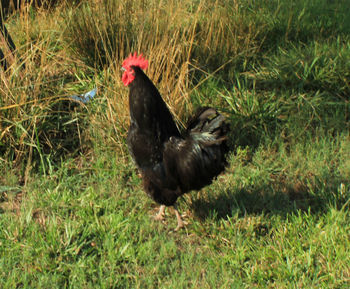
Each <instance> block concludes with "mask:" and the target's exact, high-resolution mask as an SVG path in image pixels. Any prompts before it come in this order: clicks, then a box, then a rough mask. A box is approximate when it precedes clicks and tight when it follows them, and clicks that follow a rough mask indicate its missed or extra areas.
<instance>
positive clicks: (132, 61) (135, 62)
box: [122, 52, 148, 70]
mask: <svg viewBox="0 0 350 289" xmlns="http://www.w3.org/2000/svg"><path fill="white" fill-rule="evenodd" d="M122 66H123V67H124V68H125V69H128V68H129V67H130V66H138V67H140V68H141V69H142V70H146V69H147V67H148V60H147V59H145V58H144V57H143V55H142V53H141V54H140V55H139V56H137V53H136V52H135V53H134V54H131V53H130V55H129V57H128V58H126V59H125V60H124V61H123V65H122Z"/></svg>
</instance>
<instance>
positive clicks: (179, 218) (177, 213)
mask: <svg viewBox="0 0 350 289" xmlns="http://www.w3.org/2000/svg"><path fill="white" fill-rule="evenodd" d="M174 212H175V215H176V219H177V227H176V228H175V231H178V230H180V229H181V228H182V227H184V226H185V223H184V221H182V219H181V216H180V213H179V211H178V210H177V206H176V205H174Z"/></svg>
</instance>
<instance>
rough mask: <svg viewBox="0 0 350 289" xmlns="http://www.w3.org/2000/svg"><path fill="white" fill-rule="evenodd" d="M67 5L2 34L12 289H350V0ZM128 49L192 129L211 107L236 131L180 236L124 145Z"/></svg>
mask: <svg viewBox="0 0 350 289" xmlns="http://www.w3.org/2000/svg"><path fill="white" fill-rule="evenodd" d="M62 2H64V3H61V4H58V7H57V9H55V8H51V9H50V10H46V9H37V10H35V9H33V8H28V9H27V10H22V12H20V13H19V12H18V13H16V14H13V15H11V16H9V18H8V19H7V20H6V24H7V28H8V29H9V31H10V33H11V35H12V37H13V38H14V40H15V42H16V45H17V47H18V53H19V54H20V55H21V59H22V60H19V61H18V62H17V63H15V64H13V66H12V67H11V68H10V70H9V71H7V72H6V73H2V72H1V73H0V81H1V86H0V96H1V97H0V287H1V288H348V287H349V284H350V269H349V268H350V257H349V256H350V246H349V244H350V233H349V232H350V225H349V224H350V222H349V221H350V214H349V207H350V181H349V180H350V161H349V160H350V135H349V129H350V126H349V109H350V104H349V93H350V74H349V71H350V67H349V57H350V45H349V43H350V35H349V33H350V26H349V21H347V18H348V15H347V13H348V11H349V8H350V7H349V3H348V1H327V0H313V1H294V2H293V3H291V2H288V1H282V0H279V1H277V0H276V1H187V0H183V1H171V0H167V1H153V0H149V1H143V2H139V1H115V0H108V1H102V3H100V2H99V1H92V0H91V1H81V2H80V3H78V4H77V5H75V6H72V5H71V4H70V2H71V1H62ZM78 2H79V1H78ZM125 11H128V13H125ZM77 36H78V37H77ZM133 51H138V52H143V53H144V54H145V55H146V57H147V58H148V59H149V60H150V68H149V70H148V71H147V74H148V75H149V76H150V77H151V78H152V79H153V80H154V82H155V83H156V85H157V87H159V89H160V91H161V93H162V95H163V96H164V99H165V100H166V102H167V103H168V104H169V107H170V109H171V111H172V112H173V113H174V115H175V116H176V119H177V120H178V121H179V125H180V126H181V124H182V123H184V122H185V121H186V119H187V118H188V117H189V115H190V113H191V112H192V111H193V110H194V109H195V108H196V107H197V106H199V105H213V106H216V107H219V108H220V109H221V110H222V111H223V112H224V113H225V114H226V115H227V118H228V120H229V122H230V125H231V133H230V136H229V137H230V146H231V148H232V151H231V153H230V155H229V157H228V158H229V165H228V167H227V170H226V172H225V173H224V174H222V175H221V176H219V178H218V179H217V180H216V181H215V182H214V183H213V184H212V185H211V186H208V187H206V188H204V189H203V190H202V191H200V192H192V193H191V194H188V195H186V196H184V197H182V198H181V199H180V200H179V201H178V205H179V209H180V211H181V212H183V213H185V215H186V216H185V220H186V221H187V222H188V225H187V226H186V228H185V229H183V230H181V231H180V232H174V231H173V229H174V228H175V226H176V219H175V216H174V215H173V213H172V210H171V209H169V210H167V213H166V221H165V223H164V224H163V223H158V222H155V221H154V220H153V219H152V216H153V215H154V214H155V213H156V211H157V205H156V204H155V203H153V202H152V201H151V200H150V199H149V198H148V197H147V195H146V194H145V193H144V192H143V191H142V184H141V180H140V179H139V176H138V175H137V173H136V170H135V168H134V166H133V164H132V162H131V160H130V157H129V154H128V151H127V148H126V144H125V138H126V131H127V128H128V117H129V115H128V110H127V109H126V108H127V105H128V97H127V94H128V90H127V88H125V87H123V86H122V84H121V80H120V78H121V72H120V64H121V62H122V60H123V58H124V57H125V56H126V55H128V54H129V53H130V52H133ZM21 61H23V62H25V69H24V70H23V71H22V72H21V70H20V65H21ZM92 87H97V88H98V91H99V92H98V95H97V97H96V99H94V100H93V101H92V102H91V103H88V104H87V105H85V106H84V105H80V104H78V103H74V102H71V101H70V100H69V99H68V98H67V96H69V95H72V94H77V93H81V92H84V91H87V90H89V89H91V88H92Z"/></svg>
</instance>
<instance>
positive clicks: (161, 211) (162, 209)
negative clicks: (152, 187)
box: [154, 205, 165, 221]
mask: <svg viewBox="0 0 350 289" xmlns="http://www.w3.org/2000/svg"><path fill="white" fill-rule="evenodd" d="M164 212H165V205H161V206H160V208H159V212H158V214H157V215H155V217H154V219H155V220H157V221H162V220H164Z"/></svg>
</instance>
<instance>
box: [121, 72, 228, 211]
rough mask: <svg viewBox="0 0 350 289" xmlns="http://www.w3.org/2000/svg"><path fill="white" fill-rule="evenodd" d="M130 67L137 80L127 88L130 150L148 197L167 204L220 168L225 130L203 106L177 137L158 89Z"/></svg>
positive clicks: (209, 178)
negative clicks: (128, 90) (128, 89)
mask: <svg viewBox="0 0 350 289" xmlns="http://www.w3.org/2000/svg"><path fill="white" fill-rule="evenodd" d="M131 68H132V69H133V71H134V75H135V79H134V80H133V81H132V82H131V83H130V85H129V88H130V92H129V106H130V128H129V132H128V138H127V142H128V147H129V151H130V153H131V156H132V158H133V159H134V161H135V163H136V165H137V167H138V168H139V170H140V172H141V175H142V178H143V185H144V189H145V191H146V192H147V194H148V195H149V196H150V197H152V199H153V200H155V201H156V202H157V203H159V204H162V205H166V206H171V205H174V203H175V202H176V200H177V198H178V197H179V196H181V195H182V194H184V193H186V192H189V191H191V190H199V189H201V188H202V187H204V186H206V185H208V184H210V183H211V182H212V180H213V178H214V177H216V176H217V175H218V174H220V173H221V172H222V171H223V170H224V167H225V154H226V152H227V145H226V133H227V130H228V126H227V124H226V123H225V118H224V116H223V115H221V114H219V113H218V112H217V111H216V110H215V109H213V108H209V107H204V108H200V109H199V110H198V111H197V113H196V114H195V115H194V116H193V117H192V118H191V119H190V121H189V122H188V125H187V129H186V130H185V131H184V132H183V133H182V134H180V132H179V130H178V128H177V126H176V124H175V122H174V120H173V117H172V115H171V113H170V111H169V109H168V108H167V106H166V104H165V103H164V101H163V99H162V98H161V96H160V94H159V92H158V90H157V88H156V87H155V86H154V84H153V83H152V82H151V80H150V79H149V78H148V77H147V76H146V75H145V73H144V72H143V71H142V70H141V69H140V68H139V67H137V66H132V67H131Z"/></svg>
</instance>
